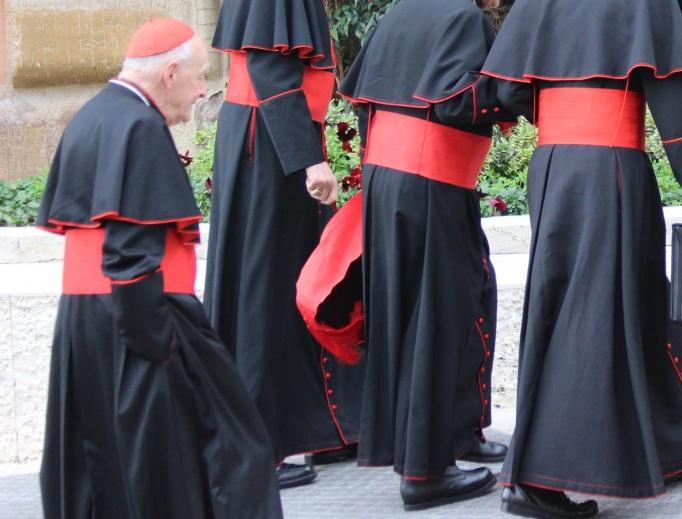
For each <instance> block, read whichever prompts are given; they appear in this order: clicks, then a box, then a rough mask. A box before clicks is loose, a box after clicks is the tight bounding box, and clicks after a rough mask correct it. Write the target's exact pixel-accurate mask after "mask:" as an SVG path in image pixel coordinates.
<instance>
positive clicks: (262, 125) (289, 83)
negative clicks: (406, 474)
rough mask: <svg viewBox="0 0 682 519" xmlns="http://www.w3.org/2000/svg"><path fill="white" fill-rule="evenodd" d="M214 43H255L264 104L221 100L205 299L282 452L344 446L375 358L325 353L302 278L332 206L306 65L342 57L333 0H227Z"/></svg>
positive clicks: (251, 70) (353, 432)
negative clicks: (320, 172) (355, 360)
mask: <svg viewBox="0 0 682 519" xmlns="http://www.w3.org/2000/svg"><path fill="white" fill-rule="evenodd" d="M213 47H214V48H216V49H218V50H220V51H225V52H235V51H238V52H242V51H245V52H246V71H245V72H244V74H247V75H248V76H249V81H250V82H251V84H252V86H253V89H254V92H255V95H256V97H257V100H258V102H259V105H258V106H257V107H255V106H248V105H245V104H239V103H235V102H229V101H226V102H225V103H224V104H223V106H222V108H221V111H220V116H219V120H218V133H217V138H216V151H215V162H214V165H213V171H214V174H213V192H212V197H211V201H212V207H211V231H210V235H209V247H208V265H207V275H206V288H205V295H204V303H205V305H206V309H207V312H208V315H209V318H210V321H211V324H212V325H213V326H214V328H215V329H216V330H217V331H218V334H219V335H220V337H221V339H222V340H223V341H224V342H225V344H226V345H227V348H228V350H229V352H230V354H231V355H232V356H233V357H234V359H235V363H236V365H237V369H238V370H239V373H240V375H241V376H242V378H243V379H244V381H245V382H246V386H247V388H248V390H249V392H250V394H251V396H252V397H253V399H254V401H255V403H256V406H257V407H258V410H259V411H260V413H261V415H262V417H263V419H264V421H265V424H266V427H267V429H268V432H269V435H270V439H271V441H272V443H273V448H274V453H275V458H276V460H277V461H278V462H279V461H282V460H283V459H284V458H285V457H286V456H289V455H292V454H299V453H305V452H313V451H322V450H328V449H334V448H339V447H343V446H344V445H346V444H348V443H354V442H357V440H358V422H359V416H360V396H361V394H362V387H363V380H364V363H363V362H361V363H359V364H358V365H356V366H352V367H351V366H344V365H341V364H339V363H338V362H337V361H336V360H335V359H334V358H333V357H332V356H330V355H328V354H326V353H324V352H323V350H322V348H321V347H320V345H319V344H318V343H317V342H316V341H315V340H314V339H313V337H312V336H311V334H310V332H309V331H308V329H307V328H306V325H305V323H304V321H303V319H302V317H301V315H300V313H299V311H298V308H297V307H296V281H297V279H298V276H299V274H300V272H301V269H302V268H303V265H304V264H305V262H306V260H307V258H308V256H309V255H310V254H311V253H312V251H313V250H314V249H315V247H316V246H317V244H318V242H319V237H320V233H321V230H322V228H323V226H324V224H325V222H326V221H328V219H329V218H330V216H331V211H332V209H331V208H330V207H327V206H321V205H320V203H319V202H317V201H316V200H314V199H313V198H311V197H310V195H309V194H308V192H307V190H306V186H305V180H306V173H305V168H306V167H308V166H312V165H314V164H318V163H320V162H324V161H325V154H324V144H323V131H322V125H321V124H320V123H318V122H315V121H313V119H312V116H311V112H310V110H309V107H308V105H307V104H306V97H305V95H304V93H303V91H302V90H301V86H302V82H303V75H304V66H312V67H313V68H315V69H317V70H330V69H331V68H333V66H334V60H333V57H332V49H331V40H330V35H329V27H328V22H327V17H326V12H325V8H324V3H323V2H322V0H277V1H271V0H251V1H247V0H229V1H226V2H224V3H223V6H222V9H221V14H220V20H219V22H218V27H217V28H216V33H215V38H214V41H213ZM232 59H233V60H234V57H233V58H232ZM230 81H232V79H230Z"/></svg>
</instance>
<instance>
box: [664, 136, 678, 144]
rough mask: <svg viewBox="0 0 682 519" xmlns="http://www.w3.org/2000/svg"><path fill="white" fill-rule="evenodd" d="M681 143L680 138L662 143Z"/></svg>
mask: <svg viewBox="0 0 682 519" xmlns="http://www.w3.org/2000/svg"><path fill="white" fill-rule="evenodd" d="M680 141H682V137H678V138H677V139H670V140H669V141H663V144H675V143H676V142H680Z"/></svg>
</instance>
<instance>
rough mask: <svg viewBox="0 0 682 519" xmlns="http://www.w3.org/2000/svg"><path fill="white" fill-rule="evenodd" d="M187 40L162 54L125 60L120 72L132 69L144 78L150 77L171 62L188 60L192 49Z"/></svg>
mask: <svg viewBox="0 0 682 519" xmlns="http://www.w3.org/2000/svg"><path fill="white" fill-rule="evenodd" d="M190 41H191V40H188V41H186V42H185V43H183V44H181V45H178V46H177V47H175V48H173V49H171V50H168V51H166V52H162V53H161V54H154V55H153V56H146V57H144V58H126V60H125V61H124V62H123V67H122V70H125V69H132V70H136V71H138V72H141V73H143V74H144V75H146V76H152V75H154V74H158V73H159V72H161V71H162V70H163V69H164V68H165V67H166V65H168V64H169V63H170V62H171V61H178V62H181V63H182V62H185V61H187V60H189V58H190V56H191V55H192V48H191V45H190Z"/></svg>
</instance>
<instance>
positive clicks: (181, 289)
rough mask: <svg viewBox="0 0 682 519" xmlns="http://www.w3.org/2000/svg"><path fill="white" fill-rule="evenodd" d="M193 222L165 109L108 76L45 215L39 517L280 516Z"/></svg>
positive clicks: (76, 128)
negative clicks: (45, 373) (55, 294)
mask: <svg viewBox="0 0 682 519" xmlns="http://www.w3.org/2000/svg"><path fill="white" fill-rule="evenodd" d="M133 88H135V87H133ZM138 92H139V91H138ZM200 218H201V216H200V214H199V211H198V209H197V207H196V204H195V202H194V197H193V194H192V189H191V186H190V183H189V179H188V178H187V174H186V173H185V171H184V167H183V166H182V163H181V162H180V160H179V158H178V154H177V151H176V149H175V145H174V143H173V139H172V137H171V134H170V131H169V130H168V127H167V126H166V124H165V121H164V118H163V116H162V115H161V113H160V112H159V111H158V110H157V109H156V108H155V107H154V106H153V105H150V104H148V100H147V99H146V98H145V97H144V95H143V94H138V93H136V92H135V91H133V90H130V89H129V86H126V85H125V84H121V83H118V84H116V83H113V84H109V85H108V86H107V87H105V88H104V89H103V90H102V91H101V92H100V93H99V94H98V95H97V96H95V97H94V99H92V100H91V101H89V102H88V103H87V104H86V105H85V106H84V107H83V108H82V109H81V110H80V111H79V112H78V113H77V114H76V116H75V117H74V119H73V120H72V121H71V123H69V125H68V126H67V128H66V130H65V132H64V135H63V137H62V140H61V142H60V145H59V148H58V149H57V152H56V155H55V158H54V162H53V165H52V169H51V171H50V176H49V178H48V181H47V187H46V191H45V195H44V197H43V202H42V206H41V208H40V214H39V216H38V225H39V226H40V227H42V228H44V229H46V230H48V231H52V232H57V233H62V234H65V235H66V247H65V259H64V283H63V295H62V297H61V300H60V303H59V312H58V315H57V325H56V330H55V338H54V343H53V350H52V365H51V371H50V385H49V394H48V406H47V427H46V433H45V450H44V453H43V464H42V469H41V487H42V495H43V507H44V512H45V517H46V519H92V518H98V517H112V518H113V517H116V518H121V519H126V518H130V519H142V518H151V517H166V518H177V519H187V518H190V517H191V518H193V519H201V518H206V519H209V518H211V519H213V518H225V519H228V518H229V519H242V518H245V517H251V518H254V519H255V518H258V519H270V518H272V517H275V518H277V517H281V516H282V515H281V507H280V502H279V493H278V488H277V478H276V476H275V471H274V469H273V462H274V459H273V457H272V452H271V446H270V442H269V440H268V437H267V432H266V430H265V427H264V425H263V422H262V420H261V418H260V416H259V415H258V412H257V410H256V408H255V406H254V405H253V402H252V401H251V399H250V397H249V394H248V392H247V390H246V388H245V387H244V384H243V382H242V381H241V379H240V378H239V374H238V373H237V370H236V369H235V366H234V362H233V361H232V359H231V358H230V356H229V355H228V353H227V351H226V350H225V347H224V346H223V345H222V344H221V343H220V340H219V339H218V337H217V335H216V334H215V332H214V331H213V330H212V329H211V327H210V324H209V323H208V320H207V319H206V316H205V313H204V309H203V307H202V305H201V303H200V302H199V300H198V299H197V298H196V297H195V296H194V291H193V284H194V276H195V273H196V256H195V252H194V248H195V244H196V243H198V238H199V233H198V226H197V222H198V221H199V220H200ZM169 359H170V360H169Z"/></svg>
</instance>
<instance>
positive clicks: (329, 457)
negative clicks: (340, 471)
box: [305, 443, 358, 465]
mask: <svg viewBox="0 0 682 519" xmlns="http://www.w3.org/2000/svg"><path fill="white" fill-rule="evenodd" d="M357 457H358V444H357V443H352V444H351V445H346V446H345V447H343V448H341V449H336V450H333V451H324V452H315V453H313V454H306V455H305V462H306V464H307V465H330V464H331V463H338V462H339V461H346V460H352V459H355V458H357Z"/></svg>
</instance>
